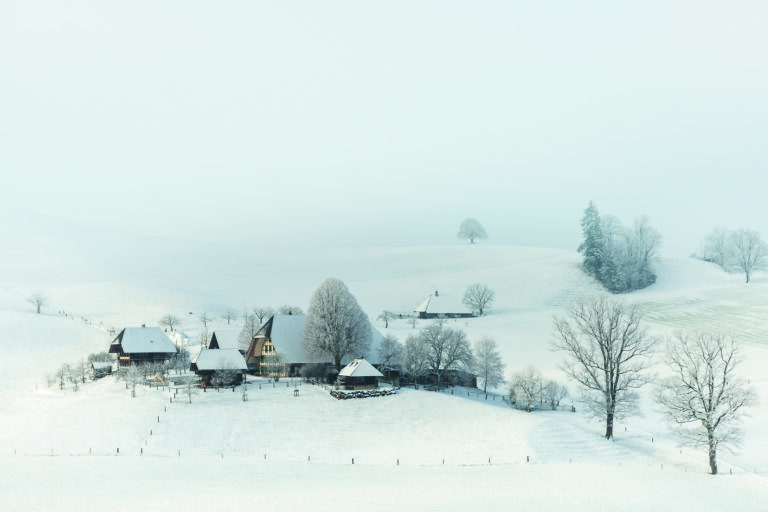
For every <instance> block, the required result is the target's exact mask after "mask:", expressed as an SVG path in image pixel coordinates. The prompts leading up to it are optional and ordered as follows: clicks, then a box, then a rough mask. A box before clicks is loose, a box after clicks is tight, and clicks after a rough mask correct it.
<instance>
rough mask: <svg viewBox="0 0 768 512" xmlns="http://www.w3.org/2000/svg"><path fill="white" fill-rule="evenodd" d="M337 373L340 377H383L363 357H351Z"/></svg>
mask: <svg viewBox="0 0 768 512" xmlns="http://www.w3.org/2000/svg"><path fill="white" fill-rule="evenodd" d="M339 375H340V376H342V377H383V376H384V375H382V374H381V372H379V370H377V369H376V368H374V367H373V366H371V363H369V362H368V361H366V360H365V358H362V357H359V358H357V359H353V360H352V361H351V362H350V363H349V364H348V365H347V366H345V367H344V368H342V369H341V371H340V372H339Z"/></svg>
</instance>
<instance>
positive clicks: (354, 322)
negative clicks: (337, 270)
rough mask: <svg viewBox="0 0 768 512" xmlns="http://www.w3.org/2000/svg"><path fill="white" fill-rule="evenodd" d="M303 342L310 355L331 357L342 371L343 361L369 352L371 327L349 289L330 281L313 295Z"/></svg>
mask: <svg viewBox="0 0 768 512" xmlns="http://www.w3.org/2000/svg"><path fill="white" fill-rule="evenodd" d="M302 338H303V342H304V348H305V349H306V350H307V352H308V353H309V354H311V355H313V356H326V355H327V356H330V357H331V358H332V359H333V363H334V365H335V366H336V371H340V370H341V360H342V359H343V358H344V357H346V356H347V355H356V356H357V355H360V354H363V353H364V352H366V351H367V350H368V346H369V345H370V343H371V324H370V322H369V321H368V317H367V316H366V315H365V313H364V312H363V310H362V308H360V305H359V304H358V303H357V299H355V297H354V295H352V294H351V293H350V292H349V289H348V288H347V285H345V284H344V283H343V282H342V281H340V280H339V279H336V278H332V277H331V278H328V279H326V280H325V281H323V283H322V284H321V285H320V287H319V288H318V289H317V290H315V292H314V293H313V294H312V298H311V299H310V302H309V310H308V311H307V319H306V321H305V322H304V332H303V335H302Z"/></svg>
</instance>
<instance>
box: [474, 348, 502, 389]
mask: <svg viewBox="0 0 768 512" xmlns="http://www.w3.org/2000/svg"><path fill="white" fill-rule="evenodd" d="M504 366H505V365H504V363H503V362H502V360H501V354H499V347H498V346H497V345H496V341H494V340H493V339H491V338H483V339H481V340H480V341H478V342H477V344H476V345H475V373H476V374H477V376H478V378H479V379H480V380H481V381H483V393H486V392H487V391H488V386H489V385H490V386H491V387H494V386H498V385H499V384H501V383H502V382H504Z"/></svg>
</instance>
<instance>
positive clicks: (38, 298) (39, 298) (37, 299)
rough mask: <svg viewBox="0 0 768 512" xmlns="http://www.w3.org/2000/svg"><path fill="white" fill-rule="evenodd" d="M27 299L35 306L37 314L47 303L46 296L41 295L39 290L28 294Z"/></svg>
mask: <svg viewBox="0 0 768 512" xmlns="http://www.w3.org/2000/svg"><path fill="white" fill-rule="evenodd" d="M27 301H28V302H29V303H31V304H32V305H33V306H35V312H36V313H37V314H38V315H39V314H40V310H41V309H42V308H43V306H47V305H48V298H47V297H46V296H45V295H43V294H42V293H41V292H37V293H35V294H33V295H32V296H30V297H29V298H28V299H27Z"/></svg>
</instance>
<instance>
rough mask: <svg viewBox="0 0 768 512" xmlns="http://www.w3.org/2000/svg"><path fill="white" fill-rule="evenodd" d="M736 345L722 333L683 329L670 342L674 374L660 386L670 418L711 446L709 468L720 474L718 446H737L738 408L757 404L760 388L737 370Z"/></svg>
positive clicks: (685, 435)
mask: <svg viewBox="0 0 768 512" xmlns="http://www.w3.org/2000/svg"><path fill="white" fill-rule="evenodd" d="M736 363H737V361H736V345H735V343H734V342H733V340H732V339H731V338H729V337H727V336H724V335H721V334H697V335H693V336H689V335H685V334H680V335H678V339H677V340H675V341H671V342H670V343H669V348H668V350H667V364H668V365H669V367H670V369H671V370H672V372H673V374H674V376H673V377H670V378H668V379H666V380H664V381H662V382H661V383H660V384H659V386H658V388H657V391H656V397H657V399H658V402H659V403H660V404H661V405H662V407H663V408H664V410H665V413H666V417H667V419H668V420H669V421H670V422H672V423H673V424H675V425H676V426H677V427H678V428H679V431H680V434H681V435H682V436H683V438H684V439H686V440H687V441H688V442H689V443H690V444H692V445H694V446H706V447H707V448H708V450H709V469H710V471H711V473H712V474H713V475H716V474H717V448H718V446H720V445H725V444H730V445H732V446H738V445H739V443H740V442H741V432H740V431H739V429H738V428H737V424H738V420H739V416H738V414H739V411H740V410H741V408H742V407H746V406H749V405H753V404H754V403H755V401H756V395H755V391H754V389H753V388H752V386H749V385H748V384H747V383H746V382H744V379H741V378H739V377H738V376H736V375H734V373H733V371H734V369H735V367H736Z"/></svg>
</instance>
